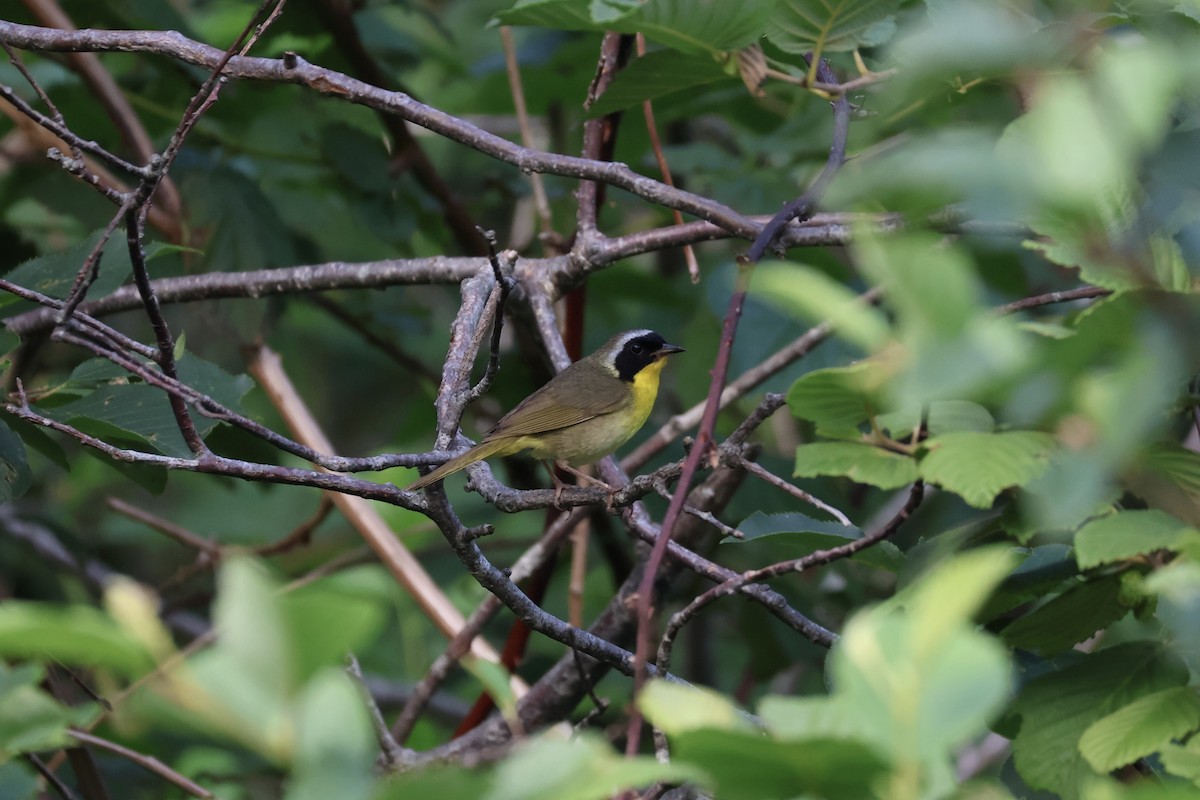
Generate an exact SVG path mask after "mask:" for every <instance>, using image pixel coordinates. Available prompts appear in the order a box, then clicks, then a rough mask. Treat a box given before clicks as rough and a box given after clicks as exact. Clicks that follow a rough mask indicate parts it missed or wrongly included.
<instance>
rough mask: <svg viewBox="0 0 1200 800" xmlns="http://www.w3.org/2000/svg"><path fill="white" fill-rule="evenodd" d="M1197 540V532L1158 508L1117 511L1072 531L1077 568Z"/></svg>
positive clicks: (1199, 533)
mask: <svg viewBox="0 0 1200 800" xmlns="http://www.w3.org/2000/svg"><path fill="white" fill-rule="evenodd" d="M1187 541H1191V542H1200V531H1197V530H1196V529H1195V528H1192V527H1190V526H1188V525H1186V524H1184V523H1183V522H1180V521H1179V520H1178V519H1176V518H1175V517H1173V516H1171V515H1170V514H1167V513H1165V512H1163V511H1159V510H1158V509H1153V508H1152V509H1145V510H1136V511H1118V512H1117V513H1115V514H1110V515H1109V516H1106V517H1100V518H1099V519H1094V520H1092V521H1091V522H1089V523H1087V524H1086V525H1084V526H1083V527H1082V528H1080V529H1079V531H1078V533H1076V534H1075V560H1076V561H1078V562H1079V568H1080V569H1091V568H1092V567H1096V566H1099V565H1100V564H1111V563H1112V562H1114V561H1123V560H1125V559H1128V558H1133V557H1134V556H1139V555H1145V554H1147V553H1153V552H1154V551H1155V550H1174V549H1177V548H1178V547H1180V546H1181V545H1182V544H1183V543H1184V542H1187Z"/></svg>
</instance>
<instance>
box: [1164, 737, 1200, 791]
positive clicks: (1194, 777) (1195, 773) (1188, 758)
mask: <svg viewBox="0 0 1200 800" xmlns="http://www.w3.org/2000/svg"><path fill="white" fill-rule="evenodd" d="M1159 758H1160V759H1161V760H1162V765H1163V767H1164V768H1165V769H1166V770H1167V772H1169V773H1171V774H1172V775H1178V776H1179V777H1181V778H1186V779H1187V780H1190V781H1191V782H1192V783H1194V784H1196V785H1197V786H1200V739H1198V738H1197V737H1195V736H1193V737H1191V738H1190V739H1189V740H1188V742H1187V744H1184V745H1179V744H1165V745H1163V746H1162V748H1161V752H1160V753H1159Z"/></svg>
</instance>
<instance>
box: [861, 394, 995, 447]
mask: <svg viewBox="0 0 1200 800" xmlns="http://www.w3.org/2000/svg"><path fill="white" fill-rule="evenodd" d="M920 421H921V410H920V409H918V408H909V409H905V410H903V411H892V412H890V413H888V414H880V415H879V416H878V417H876V418H875V424H876V425H878V426H879V428H880V429H881V430H885V431H887V432H888V433H889V434H890V435H891V436H892V438H893V439H903V438H906V437H907V436H910V435H911V434H912V432H913V431H914V430H916V428H917V425H919V424H920ZM926 426H927V427H928V428H929V433H930V435H931V436H939V435H941V434H943V433H955V432H957V431H975V432H978V433H991V432H992V431H993V430H995V428H996V420H995V419H994V418H993V417H992V414H991V412H990V411H988V410H987V409H986V408H984V407H983V406H981V405H979V404H978V403H972V402H970V401H969V400H935V401H934V402H932V403H930V404H929V418H928V420H927V421H926Z"/></svg>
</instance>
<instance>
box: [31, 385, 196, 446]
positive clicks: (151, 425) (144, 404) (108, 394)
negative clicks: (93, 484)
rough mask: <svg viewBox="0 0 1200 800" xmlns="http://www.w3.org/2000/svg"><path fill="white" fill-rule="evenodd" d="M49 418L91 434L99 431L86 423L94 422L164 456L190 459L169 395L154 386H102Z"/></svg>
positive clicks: (56, 411) (58, 409) (47, 412)
mask: <svg viewBox="0 0 1200 800" xmlns="http://www.w3.org/2000/svg"><path fill="white" fill-rule="evenodd" d="M46 415H47V416H49V417H52V418H54V419H57V420H61V421H63V422H68V423H71V424H74V425H76V426H77V427H79V428H81V429H89V430H92V431H94V430H96V429H95V428H87V426H86V424H85V423H87V422H88V421H93V420H94V421H97V422H99V423H101V424H103V425H107V426H110V427H112V428H114V429H116V430H117V431H120V432H127V433H130V434H133V435H134V436H135V437H138V438H140V439H143V440H145V441H146V442H147V443H148V444H149V445H150V446H151V447H153V448H154V449H156V450H158V452H160V453H162V454H163V455H168V456H176V457H180V458H185V457H187V456H189V455H191V450H189V449H188V446H187V443H185V442H184V441H183V436H182V435H180V433H179V427H178V425H177V424H176V422H175V415H174V414H173V413H172V412H171V405H170V403H169V402H168V401H167V398H166V395H164V394H163V392H162V391H161V390H159V389H156V388H154V387H153V386H147V385H145V384H126V385H108V386H102V387H100V388H99V389H96V391H94V392H92V393H91V394H89V395H87V396H86V397H82V398H80V399H78V400H75V401H73V402H70V403H67V404H66V405H63V406H59V407H58V408H53V409H48V410H47V411H46Z"/></svg>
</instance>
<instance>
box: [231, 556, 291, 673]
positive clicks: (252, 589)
mask: <svg viewBox="0 0 1200 800" xmlns="http://www.w3.org/2000/svg"><path fill="white" fill-rule="evenodd" d="M247 609H253V610H254V613H252V614H250V613H247ZM213 621H214V623H215V625H216V627H217V629H218V630H219V631H221V639H220V642H221V644H220V647H221V650H222V651H224V652H225V653H228V654H229V655H230V656H231V657H232V658H233V659H234V661H236V663H237V664H238V667H239V669H240V670H241V673H242V675H243V676H244V677H246V678H248V679H252V680H253V681H254V682H256V683H258V684H260V685H262V686H263V687H266V688H269V690H270V692H271V693H272V694H281V693H284V692H286V691H287V690H288V689H290V688H292V687H294V686H295V685H296V677H297V676H296V667H297V665H296V663H295V661H294V659H293V658H292V648H291V644H290V642H289V637H288V635H287V628H286V621H287V620H286V616H285V613H284V610H283V608H282V599H281V598H280V597H279V590H278V587H277V586H276V584H275V581H274V580H272V579H271V578H270V576H268V575H267V573H266V570H265V569H264V567H263V566H262V565H261V564H259V563H258V562H256V561H254V560H253V559H250V558H232V559H230V560H228V561H226V562H225V563H224V564H223V565H222V566H221V570H220V572H219V573H218V574H217V599H216V602H215V603H214V604H213Z"/></svg>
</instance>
